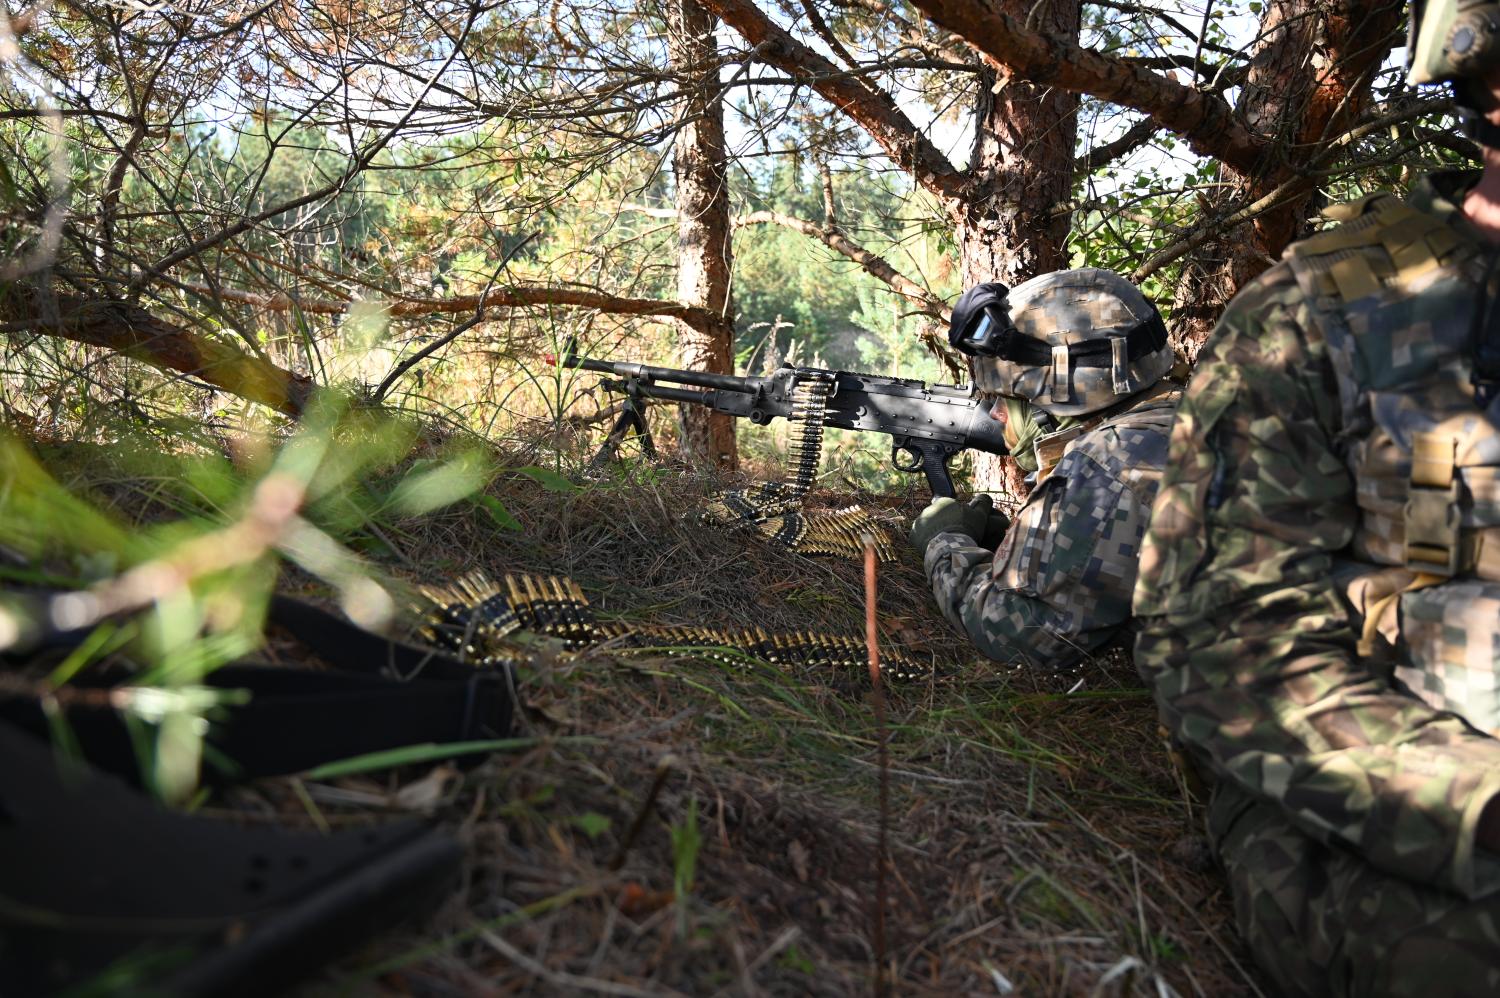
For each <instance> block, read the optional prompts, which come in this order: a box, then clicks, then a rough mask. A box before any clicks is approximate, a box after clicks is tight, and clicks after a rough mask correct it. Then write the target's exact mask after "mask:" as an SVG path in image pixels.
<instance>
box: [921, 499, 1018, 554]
mask: <svg viewBox="0 0 1500 998" xmlns="http://www.w3.org/2000/svg"><path fill="white" fill-rule="evenodd" d="M997 520H998V527H997V526H996V523H995V521H997ZM1005 525H1006V520H1005V514H1003V513H1001V512H1000V511H998V510H996V509H995V508H994V500H992V499H991V498H990V497H989V496H987V495H977V496H975V497H974V498H973V499H970V500H969V501H968V502H967V503H961V502H959V501H958V500H957V499H949V498H947V497H946V496H944V497H942V498H939V499H934V500H933V501H932V502H931V503H929V504H928V506H927V508H926V509H924V510H922V512H921V514H920V515H919V516H918V517H917V520H916V522H915V523H913V524H912V526H911V535H910V539H911V544H912V547H914V548H916V549H917V553H918V554H926V553H927V545H929V544H931V543H932V539H933V538H934V537H936V536H937V535H938V534H947V533H959V534H965V535H967V536H968V537H969V539H971V540H973V541H974V542H975V543H976V544H978V543H980V541H981V540H982V539H983V540H988V539H989V538H990V536H991V535H992V534H993V535H994V536H995V543H996V544H999V538H1000V537H1003V536H1005ZM991 550H993V548H991Z"/></svg>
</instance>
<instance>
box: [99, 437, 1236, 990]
mask: <svg viewBox="0 0 1500 998" xmlns="http://www.w3.org/2000/svg"><path fill="white" fill-rule="evenodd" d="M530 460H532V458H531V457H528V456H526V455H517V456H515V458H514V460H513V461H512V462H511V464H512V466H515V465H516V464H524V463H529V461H530ZM717 484H721V483H714V482H711V481H708V480H706V479H704V478H701V477H695V476H693V475H692V474H689V473H687V472H685V471H683V470H681V469H676V470H662V469H650V468H637V469H636V470H635V472H634V473H633V475H632V476H631V477H630V478H629V479H628V480H614V481H609V482H601V483H595V484H592V485H589V486H587V487H585V488H583V489H581V490H579V491H576V492H572V493H565V494H560V493H555V492H548V491H546V490H544V489H542V488H540V487H538V486H537V485H536V484H535V483H534V482H533V481H531V480H530V479H528V478H526V477H524V476H522V475H518V474H505V475H502V476H501V477H500V478H499V479H498V480H497V481H496V482H495V483H494V484H493V485H492V486H491V491H492V493H493V494H494V495H496V496H497V497H498V498H500V499H501V500H502V501H503V502H504V503H505V505H506V506H507V507H508V508H509V509H510V511H511V512H512V513H513V514H514V515H515V516H516V517H517V518H518V519H519V520H520V521H521V523H522V524H523V526H524V529H523V530H521V531H518V532H513V531H503V530H499V529H497V528H496V526H495V525H494V524H493V523H492V522H491V521H490V520H488V519H487V518H486V517H485V516H484V515H483V514H482V513H481V512H479V511H478V510H476V509H471V508H465V509H463V510H459V511H454V512H446V513H442V514H438V515H434V516H428V517H424V518H421V519H415V520H406V521H396V522H391V523H383V524H382V525H381V530H380V537H379V541H380V545H379V546H380V547H382V548H383V551H382V555H383V558H384V560H386V561H387V563H388V565H389V566H390V567H391V568H392V569H393V570H395V571H397V572H398V573H400V574H403V575H405V576H407V577H409V578H411V579H412V580H413V581H418V582H428V583H433V582H443V581H446V580H449V579H452V578H454V577H456V576H458V575H460V574H463V573H466V572H469V571H473V570H475V569H483V570H485V571H487V572H489V573H490V574H492V575H497V576H498V575H502V574H504V573H505V572H508V571H512V572H513V571H535V572H543V573H548V574H566V575H570V576H572V577H573V578H574V579H575V580H576V581H577V582H578V583H579V584H580V585H582V586H583V588H584V589H585V591H586V592H588V593H589V594H590V596H591V598H592V599H593V602H594V604H595V606H596V608H597V609H598V610H600V612H602V613H605V614H609V615H622V616H628V617H632V618H638V619H643V620H653V621H659V622H679V623H687V622H693V623H699V624H704V625H724V626H739V625H744V624H748V623H756V624H761V625H763V626H765V627H767V628H785V629H808V628H817V629H834V630H842V631H847V632H849V633H860V632H861V630H862V626H863V625H862V621H863V583H862V577H861V573H860V566H859V565H858V564H856V563H855V562H853V561H847V562H845V561H834V560H826V559H823V560H813V559H809V558H804V557H801V556H798V555H795V554H791V553H788V552H786V551H782V550H779V549H776V548H773V547H770V546H768V545H766V544H764V543H762V542H760V541H759V540H757V539H755V538H754V537H751V536H747V535H743V534H731V533H724V532H721V531H717V530H714V529H710V528H706V527H702V526H700V525H699V524H698V523H697V521H696V516H695V515H694V513H695V511H696V509H697V508H698V506H699V504H700V502H701V500H702V497H703V496H704V495H705V494H706V492H708V491H709V490H711V489H712V488H714V487H715V486H716V485H717ZM150 493H151V490H150V489H149V488H145V489H143V488H141V487H137V486H131V485H128V484H127V483H120V482H116V483H114V484H113V485H112V486H110V487H109V488H104V489H100V488H96V489H95V494H96V495H101V494H102V495H114V496H116V497H118V498H119V501H120V505H121V506H122V507H125V508H126V509H128V510H130V511H131V512H132V513H133V514H134V515H143V514H146V515H149V514H148V511H146V510H144V509H142V508H141V507H140V502H139V500H140V498H141V497H142V496H144V495H149V494H150ZM822 498H823V499H824V500H825V501H827V502H830V503H834V502H838V503H843V502H847V501H848V499H849V498H850V497H848V496H838V497H834V496H823V497H822ZM856 498H859V497H856ZM863 498H864V499H866V500H867V501H868V502H870V503H871V504H873V505H884V506H885V507H887V508H888V509H889V510H890V515H891V518H892V523H893V524H895V525H897V526H898V529H899V525H901V524H903V523H904V522H905V521H907V520H909V518H910V516H911V515H912V514H913V513H914V511H915V508H916V503H917V501H916V500H915V499H914V500H912V501H910V502H908V503H906V504H905V505H904V506H900V505H897V504H896V503H895V502H893V501H891V500H888V499H879V498H876V497H863ZM289 581H290V582H291V583H292V584H294V585H295V584H296V580H295V579H290V580H289ZM880 618H881V623H882V627H883V632H884V635H885V640H887V641H890V642H899V643H900V644H901V645H902V646H903V647H905V648H906V649H907V650H909V651H912V652H915V653H918V654H921V655H927V656H931V658H932V660H933V661H934V663H935V664H936V666H937V675H936V677H935V678H934V679H933V680H932V681H931V682H929V683H925V684H921V685H917V686H906V687H901V688H897V689H895V690H893V691H892V693H893V696H892V698H891V701H890V721H891V741H890V747H891V808H890V815H889V820H890V827H891V843H892V860H893V864H894V876H893V878H892V881H891V886H890V904H889V908H888V915H887V938H888V946H887V953H886V960H887V965H888V968H889V977H890V979H892V980H893V981H894V982H895V991H896V992H897V993H900V994H933V995H938V994H941V995H996V994H1006V993H1009V992H1008V991H1007V988H1012V987H1013V988H1014V992H1015V993H1017V994H1022V995H1096V994H1102V995H1123V994H1140V995H1153V996H1156V995H1163V994H1170V993H1171V991H1168V990H1164V989H1166V988H1170V989H1172V991H1175V992H1177V993H1179V994H1182V995H1211V996H1225V995H1237V994H1256V993H1259V992H1258V991H1257V986H1256V983H1255V981H1254V979H1253V977H1252V976H1251V975H1250V974H1249V973H1248V972H1247V970H1246V969H1245V967H1246V961H1245V958H1244V956H1243V953H1242V951H1241V949H1240V947H1239V944H1238V942H1237V940H1236V938H1235V935H1234V932H1233V929H1232V923H1231V911H1230V909H1229V905H1228V901H1227V897H1226V894H1225V891H1224V887H1223V884H1222V882H1221V880H1220V877H1219V875H1218V873H1217V872H1216V871H1215V870H1214V869H1213V868H1212V865H1211V863H1210V862H1209V861H1208V860H1207V858H1206V844H1205V843H1204V842H1203V841H1202V839H1201V838H1200V823H1199V820H1198V819H1199V816H1198V815H1197V814H1196V813H1194V811H1193V810H1192V809H1191V808H1190V807H1189V805H1188V804H1187V803H1186V802H1185V800H1184V797H1183V795H1182V793H1181V792H1180V790H1179V788H1178V784H1177V781H1176V779H1175V777H1174V774H1173V771H1172V769H1171V768H1170V766H1169V764H1168V762H1167V760H1166V758H1165V754H1164V752H1163V750H1162V748H1161V745H1160V743H1159V741H1158V739H1157V735H1156V730H1157V728H1156V719H1155V709H1154V707H1153V705H1152V703H1151V701H1150V698H1149V696H1148V695H1147V694H1146V693H1145V692H1144V691H1143V690H1142V689H1140V687H1139V684H1138V681H1137V680H1136V678H1135V675H1134V670H1133V668H1132V667H1131V665H1130V663H1129V660H1128V657H1127V656H1126V655H1125V654H1124V653H1123V652H1121V651H1118V650H1116V651H1113V652H1111V653H1110V654H1108V655H1105V656H1102V657H1101V658H1100V659H1098V660H1096V661H1093V662H1090V663H1088V664H1087V665H1086V666H1085V667H1084V668H1083V669H1082V670H1081V671H1080V673H1079V674H1078V675H1076V676H1075V675H1068V676H1035V675H1030V674H1026V673H1016V672H1009V671H1007V670H1005V669H1003V668H1000V667H998V666H995V665H993V664H991V663H987V662H985V661H983V660H981V659H979V658H977V657H976V656H975V655H974V653H973V652H972V650H971V649H970V647H969V646H968V645H967V643H966V642H965V641H964V640H963V639H962V638H961V637H959V636H958V635H956V634H954V633H952V632H951V630H950V629H949V628H948V626H947V625H946V624H945V623H944V621H943V620H942V619H941V617H940V616H938V614H937V613H936V610H935V608H934V607H933V605H932V600H931V595H930V592H929V591H928V590H927V587H926V584H925V580H924V579H923V577H922V573H921V568H920V564H919V563H918V561H917V559H916V557H915V555H914V554H913V553H912V552H911V551H910V550H909V549H906V548H904V547H903V549H902V557H901V560H899V561H898V562H895V563H893V564H888V565H885V566H882V575H881V588H880ZM277 647H278V649H280V648H282V647H283V646H281V645H278V646H277ZM520 680H521V690H522V694H523V697H524V699H525V701H526V703H527V705H528V711H527V716H526V718H525V719H524V721H523V722H522V724H523V729H524V730H523V731H522V732H521V733H522V734H528V735H531V736H534V737H535V738H537V739H538V740H539V741H538V742H537V743H536V744H535V746H534V747H533V748H531V749H529V750H527V751H525V752H524V753H518V754H508V755H496V756H494V757H491V758H489V759H488V760H486V761H484V762H482V763H481V764H479V765H478V766H475V767H473V768H469V769H467V770H459V769H455V768H453V767H449V766H441V767H437V768H436V769H416V768H414V769H408V770H405V771H402V772H399V773H392V774H389V775H388V776H386V777H384V778H378V779H377V778H347V779H342V780H338V781H333V782H330V783H327V784H316V783H307V784H305V785H301V784H297V783H296V782H295V781H293V780H289V779H282V780H266V781H261V782H260V783H258V784H255V785H253V786H251V787H247V788H242V789H240V790H237V791H235V792H233V793H232V794H230V795H229V796H227V797H226V798H225V799H223V800H221V801H218V802H216V803H215V808H220V807H222V808H228V809H232V810H236V811H241V812H243V811H245V810H247V809H253V810H256V811H258V812H260V813H262V814H264V813H265V812H266V810H267V808H268V806H269V807H270V808H274V809H275V811H276V812H277V813H279V814H281V815H282V816H283V817H282V820H284V821H287V822H288V823H302V824H311V823H312V822H313V816H312V815H311V814H310V811H311V810H316V811H317V812H318V814H317V818H318V819H319V820H321V821H326V822H328V823H332V824H338V823H342V822H346V821H361V820H369V819H370V818H371V817H372V816H376V815H378V814H379V813H380V812H382V811H384V810H398V809H400V807H401V806H412V802H413V801H415V802H417V806H419V807H423V808H426V809H429V810H431V811H432V812H433V814H434V815H435V817H436V818H437V819H438V820H440V821H441V822H442V823H444V824H445V825H447V826H448V827H450V828H452V829H454V830H455V831H456V832H457V834H458V835H459V836H460V837H461V839H462V840H463V841H464V843H465V844H466V846H467V862H466V865H465V870H464V875H463V880H462V883H460V884H458V885H457V886H456V889H455V890H454V892H453V894H452V896H451V898H450V900H449V901H448V902H447V903H446V904H445V905H444V906H443V907H442V908H441V909H440V910H439V911H438V912H437V913H436V914H435V915H433V916H431V917H430V918H428V919H426V920H425V921H423V922H422V923H420V924H414V925H409V926H406V927H404V928H402V929H401V930H398V931H396V932H393V933H391V934H388V935H386V936H384V937H382V938H379V939H374V940H371V942H370V944H369V945H368V946H367V947H366V948H365V949H364V950H363V951H361V952H358V953H356V954H353V955H352V956H349V957H347V958H345V959H344V960H343V961H342V962H341V963H339V964H338V965H337V966H334V967H331V968H329V970H328V971H327V972H326V974H325V975H324V976H323V978H322V979H321V980H320V981H319V982H315V983H314V984H311V985H309V986H308V988H307V991H308V993H313V994H323V993H335V994H337V993H353V994H415V995H424V996H429V995H430V996H444V995H474V994H479V995H488V994H509V993H527V994H602V995H648V994H649V995H662V994H692V995H710V994H718V993H725V994H761V993H766V994H788V995H804V994H817V995H823V994H827V995H843V994H868V993H870V992H871V989H872V984H873V981H874V966H875V955H874V954H873V953H872V950H871V945H870V942H869V940H870V939H871V926H872V912H873V905H874V897H873V884H874V870H875V861H876V859H875V847H874V843H875V842H876V831H877V827H878V824H879V820H880V815H879V808H878V804H877V788H878V769H877V767H876V765H875V759H876V752H875V734H876V733H875V730H874V721H873V717H874V714H873V710H872V708H871V705H870V702H869V697H868V681H867V679H862V677H861V676H860V675H859V674H848V675H827V674H812V673H810V672H800V673H787V672H783V671H779V670H776V669H773V668H772V667H770V666H766V665H763V664H758V663H746V664H745V665H744V666H742V667H730V666H723V665H714V664H709V663H705V662H699V661H695V660H692V659H688V658H676V657H674V658H669V659H657V660H641V659H634V660H629V661H621V660H618V659H616V658H614V657H611V656H610V655H609V654H606V653H604V652H601V651H597V650H596V651H586V652H582V653H576V654H575V653H564V652H562V651H561V650H560V649H557V648H553V647H549V646H546V645H540V646H537V647H535V648H534V649H533V651H532V653H531V655H530V660H529V663H528V665H527V666H526V667H525V668H524V669H523V670H522V672H521V675H520ZM653 787H656V789H657V792H656V793H655V794H654V795H653V793H652V788H653ZM398 790H404V793H403V795H402V798H401V800H402V801H403V805H397V804H396V803H394V802H395V801H396V797H395V792H396V791H398ZM387 801H389V802H391V803H389V804H387V803H385V802H387ZM632 828H636V829H637V832H636V834H634V835H633V836H632V835H631V830H632Z"/></svg>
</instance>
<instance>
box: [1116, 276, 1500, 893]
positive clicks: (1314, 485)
mask: <svg viewBox="0 0 1500 998" xmlns="http://www.w3.org/2000/svg"><path fill="white" fill-rule="evenodd" d="M1311 328H1312V325H1311V321H1310V316H1309V315H1308V314H1307V310H1306V305H1305V303H1304V301H1303V298H1302V296H1301V295H1300V293H1299V291H1298V289H1297V286H1296V284H1295V279H1294V278H1293V277H1292V276H1291V275H1290V273H1289V272H1288V271H1287V269H1286V268H1285V267H1284V266H1283V267H1280V268H1277V269H1274V270H1272V271H1270V272H1269V273H1268V274H1267V275H1266V276H1265V277H1264V278H1262V279H1261V280H1260V281H1258V282H1256V284H1254V285H1252V286H1251V287H1250V288H1248V289H1247V290H1246V291H1245V292H1244V293H1242V294H1241V295H1240V296H1239V298H1237V299H1236V300H1235V302H1234V304H1233V305H1232V306H1231V307H1230V309H1229V311H1228V312H1227V313H1226V314H1225V316H1224V319H1223V321H1222V322H1221V324H1220V327H1219V329H1218V330H1217V331H1216V333H1215V335H1214V337H1213V339H1212V340H1211V341H1210V343H1209V345H1208V347H1207V348H1206V349H1205V351H1204V355H1203V357H1202V358H1201V359H1200V362H1199V365H1198V370H1197V373H1196V374H1195V375H1194V377H1193V381H1192V384H1191V385H1190V386H1189V388H1188V391H1187V393H1186V395H1185V397H1184V400H1183V402H1182V405H1181V406H1180V407H1179V409H1178V413H1177V421H1176V423H1175V425H1174V427H1173V432H1172V442H1171V449H1170V456H1169V458H1168V462H1167V470H1166V475H1165V477H1164V479H1163V482H1162V486H1161V490H1160V492H1159V493H1158V496H1157V500H1156V503H1155V506H1154V508H1153V511H1152V520H1151V526H1150V531H1149V535H1148V538H1147V543H1146V546H1145V551H1144V552H1143V555H1142V561H1141V573H1140V578H1139V582H1138V586H1137V589H1136V602H1135V611H1136V615H1137V618H1138V623H1137V626H1138V627H1139V628H1140V636H1139V639H1138V641H1137V644H1136V662H1137V666H1138V667H1139V668H1140V670H1141V674H1142V675H1143V676H1144V677H1145V678H1146V680H1147V682H1148V683H1150V684H1152V686H1153V687H1154V692H1155V694H1156V700H1157V703H1158V705H1159V707H1160V708H1161V711H1162V715H1163V719H1164V720H1165V721H1166V723H1167V724H1168V726H1169V727H1170V728H1171V730H1172V731H1173V732H1174V733H1175V734H1176V736H1177V737H1178V738H1179V739H1181V740H1182V741H1183V742H1184V743H1185V744H1186V745H1187V746H1188V747H1189V749H1190V750H1191V751H1192V752H1193V753H1194V755H1195V756H1196V757H1197V758H1199V759H1200V761H1202V762H1204V763H1206V764H1207V765H1208V766H1209V767H1210V768H1211V769H1212V770H1213V771H1214V772H1215V774H1216V775H1217V776H1218V777H1219V778H1228V779H1230V780H1233V781H1235V782H1236V783H1237V784H1239V785H1240V786H1242V787H1243V788H1245V789H1246V790H1248V791H1250V792H1251V793H1253V794H1255V795H1258V796H1259V797H1261V798H1262V799H1265V800H1268V801H1270V802H1272V803H1275V804H1277V805H1278V806H1279V807H1280V808H1282V810H1283V811H1284V812H1285V814H1286V815H1287V816H1288V818H1289V819H1290V820H1291V821H1292V822H1294V823H1295V824H1296V825H1297V826H1298V827H1299V828H1301V829H1302V830H1303V831H1304V832H1306V833H1307V834H1309V835H1311V836H1313V837H1314V838H1316V839H1317V840H1319V841H1322V842H1330V843H1338V844H1342V845H1345V846H1348V847H1352V848H1353V849H1355V850H1357V851H1358V853H1360V854H1361V855H1363V856H1364V857H1365V858H1366V859H1367V860H1368V861H1369V862H1371V863H1372V864H1374V865H1375V866H1377V867H1379V868H1381V869H1384V870H1386V871H1388V872H1391V873H1394V874H1397V875H1400V876H1404V877H1406V878H1408V879H1411V880H1414V881H1418V882H1425V883H1434V884H1439V885H1442V886H1445V887H1447V888H1448V889H1451V890H1456V891H1458V892H1460V893H1463V894H1466V895H1468V896H1476V895H1478V894H1481V893H1485V892H1487V891H1490V890H1494V889H1496V888H1497V887H1500V858H1497V857H1495V856H1492V855H1491V854H1489V853H1488V852H1486V851H1485V850H1482V849H1476V848H1475V830H1476V826H1477V823H1478V819H1479V815H1480V812H1481V810H1482V809H1483V807H1484V805H1485V803H1486V802H1487V801H1488V800H1489V799H1490V798H1491V797H1492V796H1493V795H1494V794H1495V792H1496V790H1497V789H1500V741H1496V740H1494V739H1491V738H1489V737H1487V736H1485V735H1482V734H1480V733H1479V732H1477V731H1476V730H1474V729H1473V728H1471V727H1469V726H1468V725H1467V724H1465V723H1464V722H1463V721H1462V720H1461V719H1459V718H1458V717H1455V716H1453V715H1451V714H1444V713H1439V712H1436V711H1434V710H1432V709H1430V708H1428V707H1427V706H1426V705H1425V704H1423V703H1421V702H1420V701H1418V700H1416V699H1415V698H1413V697H1410V696H1407V695H1404V694H1402V693H1400V692H1398V691H1397V690H1395V689H1393V688H1392V686H1391V685H1390V683H1389V682H1388V681H1387V680H1385V679H1383V678H1381V677H1380V676H1377V675H1376V674H1374V673H1373V672H1372V671H1371V670H1370V669H1369V668H1368V667H1367V666H1366V665H1365V664H1364V663H1363V662H1362V661H1361V660H1360V658H1359V657H1358V656H1357V654H1356V652H1355V641H1356V638H1355V635H1354V633H1353V630H1352V625H1351V623H1350V621H1349V618H1348V615H1347V612H1346V610H1345V607H1344V603H1343V601H1342V599H1341V597H1340V596H1339V595H1338V593H1337V592H1336V591H1335V590H1334V588H1333V585H1332V582H1331V578H1330V573H1331V570H1332V568H1333V560H1332V555H1333V553H1334V552H1337V551H1339V550H1340V549H1342V548H1344V547H1345V546H1347V545H1348V544H1349V542H1350V540H1351V537H1352V534H1353V530H1354V527H1355V524H1356V523H1357V521H1358V508H1357V506H1356V503H1355V496H1354V490H1353V483H1352V480H1351V477H1350V476H1349V474H1348V472H1347V470H1346V467H1345V464H1344V462H1343V460H1342V459H1341V457H1340V456H1339V453H1338V451H1337V449H1336V445H1335V441H1336V440H1337V427H1338V420H1339V418H1340V417H1339V414H1338V405H1339V401H1338V399H1339V395H1338V386H1337V384H1336V382H1335V380H1334V377H1333V372H1332V370H1331V367H1330V363H1329V360H1328V357H1327V355H1326V352H1325V351H1324V349H1323V346H1322V343H1321V340H1319V339H1317V338H1316V337H1315V336H1310V335H1309V334H1308V332H1307V331H1308V330H1309V329H1311Z"/></svg>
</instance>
